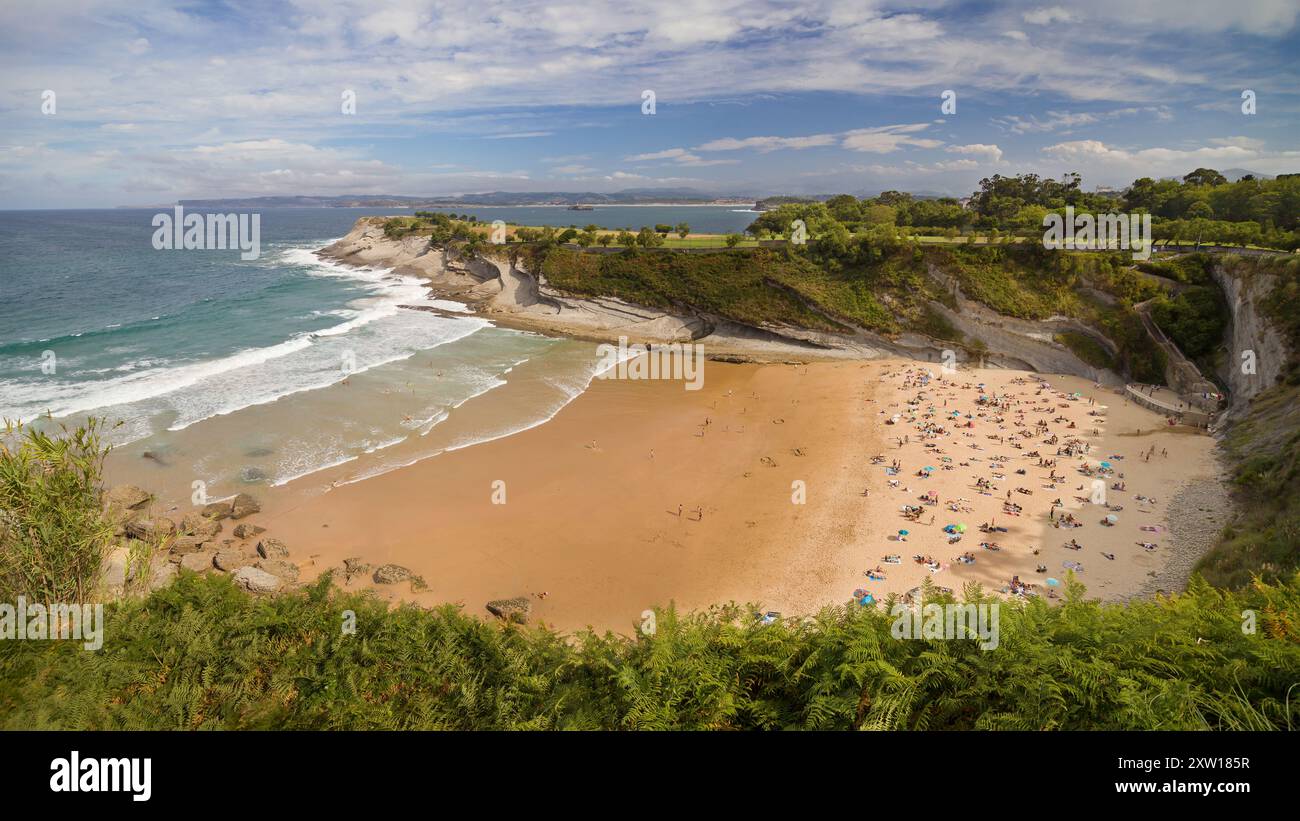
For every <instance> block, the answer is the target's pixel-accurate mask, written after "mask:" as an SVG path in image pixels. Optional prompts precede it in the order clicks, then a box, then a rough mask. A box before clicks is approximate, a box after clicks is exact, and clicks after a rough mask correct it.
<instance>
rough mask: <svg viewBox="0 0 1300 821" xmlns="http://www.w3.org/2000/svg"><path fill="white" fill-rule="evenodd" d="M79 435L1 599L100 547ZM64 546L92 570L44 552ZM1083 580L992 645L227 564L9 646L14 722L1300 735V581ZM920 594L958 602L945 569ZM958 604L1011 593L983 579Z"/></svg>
mask: <svg viewBox="0 0 1300 821" xmlns="http://www.w3.org/2000/svg"><path fill="white" fill-rule="evenodd" d="M69 436H70V438H69V439H68V440H64V441H63V442H62V443H60V442H59V441H57V440H56V441H55V442H54V446H53V448H51V443H50V442H47V441H46V440H44V439H41V438H39V437H37V438H32V437H29V438H28V439H26V440H24V441H23V442H22V443H20V444H19V445H17V446H15V447H12V448H9V449H8V450H5V451H3V452H0V468H2V470H0V491H3V493H4V494H5V495H4V497H3V498H5V499H13V498H16V497H15V495H14V493H15V488H14V487H13V485H14V484H15V483H17V484H18V485H23V484H24V483H27V482H29V481H31V479H32V477H33V476H34V475H35V474H38V473H39V474H41V475H42V477H43V481H45V482H46V483H45V484H44V485H42V490H41V491H40V492H41V493H43V494H47V495H48V499H45V500H44V502H43V503H42V506H41V510H44V511H47V512H48V516H47V518H46V520H45V522H44V523H43V526H42V527H41V528H31V527H27V528H19V529H17V530H10V531H7V533H6V539H5V541H4V542H3V544H2V546H3V551H4V554H5V558H6V561H8V562H9V563H10V566H15V565H17V564H22V565H23V566H24V567H25V568H26V569H27V570H28V571H29V572H28V573H27V575H26V576H25V577H23V579H20V580H18V582H16V583H15V582H10V584H9V585H8V587H7V590H6V596H9V595H26V596H28V597H29V600H31V601H51V600H52V596H54V595H59V594H61V593H62V592H64V591H67V590H69V588H68V587H67V586H66V584H65V582H66V581H68V580H72V579H77V578H82V577H81V569H80V568H82V567H83V566H84V564H85V562H86V561H89V560H90V559H91V558H92V557H94V556H97V555H102V553H103V550H104V548H105V545H104V544H102V543H92V541H93V540H84V539H82V540H77V538H76V537H77V536H78V535H79V534H82V533H84V532H86V531H85V526H86V525H85V516H84V511H86V510H88V509H95V508H96V507H97V505H98V503H99V492H98V490H97V489H96V488H94V487H91V486H88V485H87V484H86V483H85V482H83V481H80V477H82V476H84V475H85V474H84V463H83V462H82V460H81V458H80V457H78V458H76V459H60V458H47V457H49V456H50V455H51V454H57V453H59V452H60V448H62V447H71V448H72V449H73V451H74V452H78V453H81V454H82V455H84V456H88V457H89V458H91V460H92V461H93V460H95V459H96V458H97V457H98V456H100V455H102V451H101V450H100V449H99V448H98V446H97V445H96V443H95V442H94V441H92V440H88V439H86V438H85V436H84V434H79V433H78V432H70V434H69ZM17 498H21V496H19V497H17ZM92 518H93V517H92ZM51 544H62V545H66V547H67V550H66V551H65V553H69V554H72V555H74V556H75V557H77V561H73V562H69V561H67V560H66V559H67V557H66V555H61V554H49V553H46V552H42V551H41V550H39V549H37V548H38V547H39V546H40V545H51ZM51 582H53V585H52V586H50V585H51ZM1064 592H1065V595H1064V597H1063V600H1062V601H1061V602H1060V603H1059V604H1057V605H1054V606H1049V605H1048V604H1047V603H1046V602H1045V601H1042V600H1031V601H1027V602H1020V601H1013V602H1006V601H1003V602H1000V604H999V606H1000V608H1001V609H1000V613H999V616H1000V618H999V619H998V620H997V624H998V637H997V642H996V646H995V647H993V648H992V649H987V650H985V649H981V642H980V640H979V639H955V640H944V639H919V638H918V639H915V640H913V639H901V638H896V637H895V636H894V630H893V627H894V621H895V619H894V616H893V615H891V614H890V612H889V607H890V605H891V604H892V600H891V601H886V602H883V603H882V605H883V606H880V607H862V606H859V605H857V604H854V603H847V604H845V605H842V606H839V607H829V608H826V609H824V610H823V611H822V612H821V613H819V614H817V615H816V616H815V617H812V618H807V619H786V620H780V621H777V622H775V623H772V624H764V623H762V621H761V620H759V619H756V618H755V616H754V614H753V613H752V611H751V610H750V609H749V608H739V607H736V606H734V605H732V606H726V607H718V608H714V609H712V610H710V611H708V612H704V613H696V614H691V615H680V614H678V613H676V612H674V610H673V609H672V608H671V607H669V608H667V609H661V610H659V611H657V612H656V617H655V619H654V621H653V623H652V624H653V628H652V629H650V628H647V627H646V626H645V625H646V624H650V622H647V623H644V624H643V625H641V626H639V628H638V629H634V630H633V631H632V635H631V637H628V636H619V635H613V634H605V635H596V634H593V633H590V632H584V633H580V634H577V635H573V636H564V635H561V634H558V633H556V632H554V631H552V630H550V629H547V628H546V627H544V626H540V625H539V626H523V625H517V624H512V623H508V622H486V621H483V620H481V619H478V618H474V617H473V616H471V615H467V614H465V613H464V612H462V611H461V610H460V609H459V608H458V607H456V606H452V605H446V606H443V607H441V608H438V609H436V610H423V609H421V608H418V607H416V606H414V605H405V606H401V607H397V608H395V609H390V607H389V605H388V604H387V603H386V602H384V601H382V600H380V599H378V598H377V597H375V596H374V595H373V594H369V593H344V592H341V591H339V590H337V589H336V588H333V587H332V586H331V580H330V579H329V578H328V576H327V577H325V578H323V579H321V580H319V581H318V582H317V583H315V584H314V585H312V586H310V587H308V588H305V589H301V590H298V591H296V592H293V593H290V594H286V595H281V596H276V597H271V598H259V597H255V596H252V595H250V594H248V593H245V592H243V591H242V590H240V589H239V588H237V587H236V586H235V584H234V583H233V581H232V580H231V579H230V578H229V577H227V576H224V575H215V574H213V575H207V576H198V575H195V574H192V573H190V572H188V571H183V572H182V574H181V576H180V578H179V580H178V581H176V582H175V583H174V584H172V585H171V586H170V587H166V588H163V589H161V590H157V591H155V592H153V593H152V594H150V595H149V596H148V597H147V598H143V599H140V598H126V599H123V600H120V601H117V602H114V603H110V604H108V605H106V607H105V617H106V620H105V624H104V625H103V639H104V641H103V646H102V648H101V649H99V650H97V651H87V650H85V649H83V647H82V643H81V642H79V641H38V640H0V728H4V729H18V728H23V729H47V728H48V729H72V728H76V729H216V728H225V729H236V728H242V729H270V728H289V729H417V728H440V729H675V728H691V729H750V728H752V729H796V728H803V729H851V728H857V729H1220V730H1255V729H1296V728H1297V727H1300V712H1298V710H1300V701H1298V698H1300V575H1297V574H1292V575H1290V576H1288V577H1286V578H1281V579H1279V580H1278V581H1277V582H1276V583H1274V584H1269V583H1266V582H1262V581H1260V582H1255V583H1252V584H1249V585H1247V586H1245V587H1244V588H1243V589H1241V590H1239V591H1222V590H1217V589H1214V588H1212V587H1210V586H1209V585H1208V584H1206V583H1205V582H1203V581H1201V580H1199V579H1197V580H1194V581H1193V583H1192V585H1191V586H1190V589H1189V590H1188V592H1187V593H1185V594H1180V595H1175V596H1173V597H1171V598H1167V599H1165V598H1162V599H1158V600H1156V601H1153V602H1135V603H1132V604H1129V605H1102V604H1099V603H1097V602H1096V601H1088V600H1087V599H1086V598H1085V596H1084V592H1085V591H1084V589H1083V587H1082V585H1079V584H1078V583H1076V582H1074V581H1073V580H1072V579H1067V585H1066V588H1065V591H1064ZM923 598H924V601H925V602H926V603H927V604H942V603H947V602H951V601H952V598H951V597H950V596H949V595H945V594H942V593H941V592H940V591H938V590H936V589H935V588H933V587H932V586H931V585H930V584H929V583H928V581H927V584H926V587H925V590H924V592H923ZM89 600H92V601H93V600H95V599H94V598H93V597H91V598H90V599H89ZM963 600H964V601H966V602H968V603H972V604H991V603H994V602H996V601H998V600H997V599H996V598H994V597H992V596H990V595H988V594H986V593H984V592H983V591H981V590H980V589H979V588H978V587H977V586H974V585H971V586H969V587H968V588H967V589H966V590H964V591H963ZM9 618H11V619H12V616H10V617H9ZM0 621H2V618H0ZM3 627H4V625H3V624H0V628H3ZM349 627H351V628H352V629H349ZM629 627H632V625H629ZM984 638H987V636H985V637H984Z"/></svg>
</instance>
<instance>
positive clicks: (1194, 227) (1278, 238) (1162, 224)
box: [748, 168, 1300, 250]
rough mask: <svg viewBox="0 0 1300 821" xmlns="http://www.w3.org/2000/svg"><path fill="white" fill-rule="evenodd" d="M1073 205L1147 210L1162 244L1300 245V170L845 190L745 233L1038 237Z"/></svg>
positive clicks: (1021, 178)
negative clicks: (963, 196) (963, 192)
mask: <svg viewBox="0 0 1300 821" xmlns="http://www.w3.org/2000/svg"><path fill="white" fill-rule="evenodd" d="M1067 206H1069V207H1073V208H1074V209H1075V211H1076V212H1078V213H1085V212H1086V213H1109V212H1124V213H1149V214H1151V215H1152V218H1153V219H1152V229H1153V232H1154V234H1155V237H1154V238H1155V239H1157V240H1160V239H1164V240H1178V241H1192V242H1198V243H1200V242H1207V243H1220V244H1229V245H1261V246H1266V247H1271V248H1282V249H1287V250H1290V249H1293V248H1296V247H1298V246H1300V174H1284V175H1281V176H1279V177H1278V178H1277V179H1274V180H1262V179H1256V178H1254V177H1251V176H1249V175H1247V176H1246V177H1243V178H1242V179H1241V180H1239V181H1237V182H1228V180H1227V178H1226V177H1224V176H1223V174H1221V173H1219V172H1218V171H1215V170H1214V169H1209V168H1198V169H1196V170H1195V171H1193V172H1191V173H1190V174H1187V175H1186V176H1184V177H1183V179H1182V180H1158V181H1157V180H1153V179H1151V178H1150V177H1143V178H1141V179H1138V180H1135V181H1134V182H1133V184H1132V185H1131V186H1129V187H1128V188H1127V189H1126V190H1125V191H1123V192H1087V191H1084V190H1083V189H1082V180H1081V178H1080V176H1079V175H1078V174H1073V173H1072V174H1067V175H1065V177H1064V178H1063V179H1061V180H1059V181H1058V180H1054V179H1051V178H1042V177H1039V176H1038V175H1037V174H1021V175H1017V176H1012V177H1004V176H1001V175H998V174H995V175H993V176H992V177H988V178H986V179H984V180H981V181H980V188H979V190H978V191H976V192H974V193H973V194H972V195H971V197H970V199H969V201H968V202H967V204H966V205H965V206H963V204H962V203H961V201H959V200H957V199H955V198H952V197H942V198H939V199H917V198H915V197H913V196H912V195H911V194H907V193H904V192H901V191H885V192H883V193H882V194H880V196H878V197H870V198H863V199H859V198H856V197H853V196H851V195H848V194H839V195H837V196H834V197H831V198H829V199H827V200H826V201H825V202H824V203H813V202H796V203H790V202H787V203H785V204H783V205H781V206H780V207H779V208H776V209H774V210H771V211H767V212H765V213H764V214H762V215H761V216H760V217H759V218H758V219H756V220H755V221H754V223H753V224H752V225H751V226H750V227H749V229H748V230H749V233H751V234H754V235H755V236H758V237H760V238H762V237H763V236H764V235H765V234H770V235H773V236H784V235H785V234H786V233H787V232H789V230H790V222H791V220H790V217H791V215H797V217H798V218H801V219H803V220H804V222H805V225H806V226H807V229H808V231H809V234H810V236H812V237H816V238H817V239H818V240H819V241H821V240H823V239H824V238H830V240H831V241H832V242H835V241H836V240H835V239H834V237H835V236H836V235H841V236H842V233H848V234H851V235H858V234H863V233H868V232H872V231H875V232H876V236H877V238H878V239H881V238H884V237H885V235H886V233H887V232H886V231H884V230H883V227H893V228H897V229H902V230H903V231H904V232H905V233H913V234H924V235H933V236H945V235H946V236H956V235H958V234H971V233H975V232H979V233H981V234H985V235H987V234H989V233H991V232H994V231H996V232H999V233H1000V234H1016V235H1020V236H1026V237H1033V236H1036V235H1039V234H1041V233H1042V230H1043V219H1044V218H1045V217H1046V216H1047V215H1048V214H1050V213H1053V212H1055V213H1062V212H1064V209H1065V208H1066V207H1067ZM841 229H842V230H841Z"/></svg>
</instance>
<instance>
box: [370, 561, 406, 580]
mask: <svg viewBox="0 0 1300 821" xmlns="http://www.w3.org/2000/svg"><path fill="white" fill-rule="evenodd" d="M414 575H415V574H414V573H412V572H411V570H410V568H406V567H402V566H401V565H400V564H386V565H384V566H382V567H380V568H378V569H377V570H375V583H376V584H397V583H398V582H404V581H406V580H407V579H410V578H412V577H413V576H414Z"/></svg>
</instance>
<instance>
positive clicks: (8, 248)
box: [0, 206, 753, 500]
mask: <svg viewBox="0 0 1300 821" xmlns="http://www.w3.org/2000/svg"><path fill="white" fill-rule="evenodd" d="M163 210H165V209H120V210H103V211H27V212H19V211H10V212H0V293H3V298H2V299H0V417H3V418H5V419H9V420H22V421H24V422H27V423H29V424H35V425H38V426H50V425H57V424H59V423H71V424H76V423H79V422H81V421H82V420H84V419H86V418H87V417H92V416H93V417H98V418H101V419H104V420H105V421H106V422H107V423H108V424H109V425H110V426H111V428H110V430H109V433H108V438H109V439H110V441H111V442H112V444H113V445H114V449H115V450H114V455H113V456H112V457H110V462H109V465H110V474H111V475H112V477H113V478H116V479H121V480H129V481H135V482H137V483H139V484H141V485H143V486H145V487H148V488H149V489H150V490H153V491H155V492H158V493H159V494H160V495H161V496H163V497H165V498H171V499H175V500H180V499H188V498H189V497H190V496H191V489H192V488H198V487H202V488H203V490H204V492H205V494H206V495H207V496H208V497H210V498H214V499H219V498H224V497H226V496H229V495H233V494H234V493H236V492H239V491H241V490H246V489H249V488H251V487H255V486H259V485H264V486H283V485H286V484H289V483H295V482H296V483H297V484H299V485H303V486H314V485H317V484H320V483H321V482H325V481H328V483H329V484H337V483H340V482H350V481H358V480H360V479H363V478H366V477H368V476H373V475H376V474H378V473H382V472H385V471H387V470H391V469H393V468H394V467H397V466H400V465H404V464H410V463H411V462H414V461H418V460H420V459H424V458H428V457H429V456H433V455H436V454H437V453H439V452H442V451H445V450H449V449H454V448H460V447H466V446H470V445H473V444H475V443H476V442H481V441H487V440H490V439H495V438H499V437H501V436H506V435H509V434H511V433H513V432H517V431H519V430H523V429H526V428H529V427H532V426H534V425H537V424H542V423H544V422H545V421H547V420H548V419H550V418H551V417H553V416H554V415H555V414H556V413H558V412H559V410H560V409H562V408H563V407H564V406H565V405H566V404H568V403H569V402H570V401H572V399H573V398H574V397H575V396H577V395H578V394H580V393H581V392H582V391H583V390H585V388H586V387H587V386H588V385H589V384H590V382H591V379H592V378H593V376H594V374H595V370H596V365H597V363H598V361H599V358H598V357H597V356H596V353H595V350H594V346H593V345H592V344H591V343H583V342H577V341H570V340H560V339H554V338H549V337H544V336H541V335H537V334H531V333H525V332H520V331H514V330H509V329H504V328H497V327H495V326H493V325H492V324H491V323H490V322H489V321H488V320H486V319H484V318H481V317H477V316H474V315H473V314H472V313H469V312H468V311H466V310H465V309H464V306H461V305H459V304H458V303H452V302H441V301H440V302H434V303H432V304H435V305H439V306H441V307H443V308H446V309H448V310H451V311H458V312H463V313H464V315H463V316H457V317H446V316H439V315H434V314H431V313H429V312H424V311H411V310H406V309H404V308H401V307H399V306H401V305H409V304H429V302H428V300H427V297H426V292H425V289H424V287H423V285H422V284H421V283H420V281H419V280H418V279H415V278H412V277H400V276H395V275H393V274H392V273H391V272H389V271H386V270H379V269H355V268H350V267H346V266H341V265H337V264H335V263H331V262H325V261H322V260H320V259H318V258H317V257H316V256H315V255H314V254H313V253H312V252H313V251H314V250H316V249H318V248H321V247H323V246H325V245H327V244H329V243H330V242H331V241H332V240H334V239H337V238H339V237H341V236H343V235H344V234H346V233H347V231H348V230H349V229H350V228H351V226H352V224H353V223H354V221H355V220H356V219H357V218H358V217H359V216H364V215H368V214H373V213H376V211H375V210H374V209H267V210H265V211H262V212H260V213H261V248H262V251H261V256H260V258H258V259H256V260H247V261H245V260H242V259H240V254H239V251H238V250H207V251H198V250H191V251H167V250H155V249H154V248H153V245H152V242H151V238H152V236H153V231H154V229H153V226H152V225H151V220H152V218H153V215H154V214H155V213H159V212H160V211H163ZM468 210H469V211H470V212H471V213H476V214H477V215H478V216H479V217H480V219H486V220H489V221H490V220H491V219H498V218H499V219H506V220H509V221H512V222H518V223H521V224H556V225H567V224H569V223H570V222H575V223H577V224H579V225H586V224H589V223H595V224H597V225H601V226H602V227H610V228H619V227H639V226H640V225H642V224H653V223H655V222H670V223H672V224H676V223H677V222H681V221H686V222H689V223H690V224H691V225H692V227H693V228H695V229H696V230H701V231H713V230H718V231H732V230H740V229H742V228H743V227H744V226H745V225H747V224H749V222H750V221H752V218H753V214H752V213H746V212H744V211H743V210H737V209H733V208H731V207H680V208H674V207H658V206H648V207H644V208H640V207H636V208H626V207H619V208H600V209H597V210H596V211H586V212H574V211H567V210H565V209H562V208H483V209H468ZM394 213H400V211H397V212H394ZM198 483H201V484H198Z"/></svg>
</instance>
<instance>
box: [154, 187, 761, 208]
mask: <svg viewBox="0 0 1300 821" xmlns="http://www.w3.org/2000/svg"><path fill="white" fill-rule="evenodd" d="M753 201H754V198H753V197H740V196H716V195H713V194H709V193H707V192H703V191H697V190H695V189H693V188H628V189H625V190H623V191H615V192H613V193H609V194H600V193H596V192H594V191H582V192H571V191H490V192H487V193H483V194H461V195H458V196H455V197H400V196H390V195H385V194H354V195H341V196H333V197H308V196H298V197H233V198H221V199H202V200H180V203H179V204H180V205H182V206H184V207H185V208H191V209H208V208H456V207H463V206H475V205H479V206H483V205H517V206H518V205H646V204H650V203H669V204H677V205H699V204H704V203H712V202H717V203H725V204H746V205H747V204H749V203H752V202H753Z"/></svg>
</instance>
